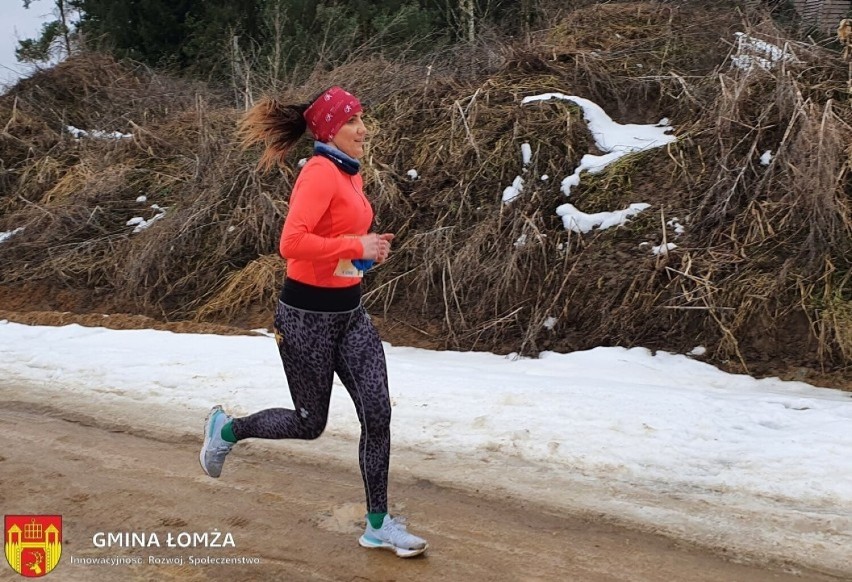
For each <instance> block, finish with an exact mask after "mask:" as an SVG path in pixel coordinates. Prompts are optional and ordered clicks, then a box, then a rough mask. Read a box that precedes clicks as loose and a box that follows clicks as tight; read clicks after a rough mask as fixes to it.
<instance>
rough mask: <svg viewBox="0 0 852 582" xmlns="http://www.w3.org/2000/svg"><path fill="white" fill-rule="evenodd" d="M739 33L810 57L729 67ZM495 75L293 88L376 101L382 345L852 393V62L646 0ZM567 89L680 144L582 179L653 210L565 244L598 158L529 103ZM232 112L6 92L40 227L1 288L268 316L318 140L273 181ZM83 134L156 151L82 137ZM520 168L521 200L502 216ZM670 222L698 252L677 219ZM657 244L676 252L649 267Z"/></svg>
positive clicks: (5, 180)
mask: <svg viewBox="0 0 852 582" xmlns="http://www.w3.org/2000/svg"><path fill="white" fill-rule="evenodd" d="M737 30H742V31H743V32H746V33H748V34H750V35H752V36H754V37H757V38H760V39H762V40H765V41H767V42H771V43H773V44H775V45H777V46H781V47H785V50H787V52H788V53H789V54H790V55H791V59H790V60H789V61H786V62H784V63H783V64H782V65H780V66H778V67H775V68H772V69H770V70H764V69H761V68H754V69H751V70H748V71H744V70H740V69H736V68H732V67H731V64H730V63H731V59H730V57H731V56H732V54H733V53H734V51H735V49H736V46H735V43H736V41H735V38H734V35H733V33H734V32H735V31H737ZM476 50H479V51H481V50H482V48H481V47H477V49H476ZM454 56H455V57H456V58H459V55H454ZM462 60H464V59H462ZM488 62H489V63H491V66H487V67H486V66H483V67H482V68H481V69H480V70H479V71H476V72H471V71H470V70H468V69H467V68H465V70H464V71H463V72H462V71H460V70H455V69H453V68H452V67H451V66H449V65H448V61H447V60H446V59H444V60H442V59H439V58H437V57H436V58H434V59H432V60H431V61H428V62H424V63H423V64H402V63H395V62H389V61H387V60H382V59H368V60H359V61H355V62H351V63H349V64H347V65H346V66H345V67H342V68H340V69H337V70H334V71H316V72H315V73H314V75H313V76H312V78H311V79H310V80H309V82H308V83H306V84H305V85H304V86H299V87H291V88H289V89H287V90H286V91H285V92H284V94H283V95H281V98H282V100H284V101H288V100H304V99H306V98H307V97H309V96H310V95H312V94H314V93H316V91H317V90H319V89H321V88H322V87H324V86H328V85H330V84H332V83H344V84H346V85H347V86H348V87H350V88H351V89H352V90H353V91H354V92H355V93H356V94H358V95H359V96H361V97H362V98H363V99H364V100H365V101H366V102H367V103H368V107H369V109H368V112H369V115H370V119H369V123H370V126H371V127H370V129H371V130H372V132H373V138H372V141H371V147H370V149H369V152H368V156H367V158H366V159H365V168H364V176H365V182H366V189H367V191H368V194H369V195H370V196H371V198H372V199H373V201H374V207H375V210H376V216H377V222H378V226H377V229H378V230H381V231H392V232H396V233H397V239H396V240H395V252H394V254H393V255H392V258H391V260H390V261H389V262H388V263H386V264H385V265H383V266H382V267H381V268H378V269H375V270H374V271H372V272H371V273H370V274H369V275H368V278H367V289H368V293H367V296H366V301H367V304H368V306H369V308H370V309H371V311H373V312H374V313H376V314H377V315H378V316H381V321H382V325H383V329H385V330H394V329H397V330H400V337H402V336H403V335H404V337H405V339H406V341H408V342H409V343H415V344H420V345H428V346H430V347H443V348H453V349H477V350H494V351H498V352H509V351H519V352H523V353H536V352H538V351H541V350H557V351H566V350H577V349H587V348H591V347H594V346H599V345H620V346H635V345H642V346H645V347H649V348H652V349H665V350H670V351H677V352H684V351H689V350H690V349H692V348H693V347H695V346H698V345H704V346H707V347H708V348H709V352H708V355H707V356H706V358H707V359H708V360H709V361H711V362H713V363H715V364H717V365H721V366H723V367H726V368H728V369H730V370H735V371H741V372H748V373H752V374H757V375H761V374H779V375H782V376H785V377H795V378H799V379H808V378H820V381H821V382H828V383H831V384H832V385H837V386H847V385H848V383H849V380H850V374H852V370H851V369H850V362H852V332H850V330H852V307H850V305H852V286H851V285H850V284H851V283H852V282H850V275H849V273H850V257H852V218H850V198H852V186H850V180H849V172H850V163H852V161H850V160H852V145H850V144H851V143H852V140H850V138H849V136H850V135H852V127H850V124H852V109H850V94H849V92H848V89H847V86H848V82H849V73H848V67H847V66H846V64H845V63H844V62H843V60H842V58H841V57H840V55H838V54H837V53H836V52H833V51H831V50H829V49H826V48H822V47H821V46H819V45H816V44H813V43H808V42H799V41H797V40H796V39H794V38H791V37H790V34H789V33H787V32H784V31H781V30H780V29H778V28H777V27H776V26H775V25H774V24H773V23H772V22H771V21H770V20H769V19H767V18H765V17H762V16H761V15H760V14H750V15H748V20H747V21H746V22H744V21H743V16H742V15H740V14H738V13H737V12H735V11H734V10H732V9H731V7H730V6H729V5H728V3H724V2H721V3H708V4H706V5H705V4H703V3H701V4H699V3H683V4H674V3H664V4H658V3H645V2H639V3H615V4H599V5H592V6H587V7H585V8H579V9H576V10H573V11H570V12H567V14H566V15H565V17H564V19H563V20H562V21H561V22H560V23H558V24H557V25H556V26H554V27H551V28H549V29H548V30H547V31H545V32H541V33H538V34H537V35H536V36H533V37H532V38H531V39H529V41H528V42H524V43H520V44H516V45H511V46H500V47H492V48H491V50H490V51H489V56H488ZM550 91H558V92H563V93H568V94H573V95H579V96H582V97H586V98H588V99H591V100H593V101H596V102H597V103H599V104H600V105H601V106H602V107H603V108H604V109H605V110H606V111H607V113H608V114H609V115H610V116H611V117H613V119H615V120H616V121H618V122H621V123H655V122H657V121H658V120H659V119H660V118H662V117H669V118H670V119H671V121H672V124H673V125H674V126H675V128H676V133H677V135H678V138H679V140H678V142H677V143H675V144H672V145H671V146H669V147H668V148H664V149H658V150H652V151H649V152H644V153H640V154H636V155H633V156H629V157H627V158H623V159H622V160H620V161H619V162H618V163H617V164H615V165H613V166H612V167H610V168H609V169H608V170H607V171H606V172H604V173H602V174H599V175H596V176H588V175H586V176H584V178H583V181H582V183H581V185H580V186H579V187H578V188H576V189H575V190H574V192H573V193H572V197H571V202H572V203H573V204H575V205H576V206H578V207H580V208H581V209H583V210H584V211H586V212H594V211H599V210H607V209H612V208H616V207H617V208H623V207H625V206H627V205H628V204H630V203H633V202H647V203H650V204H651V208H650V209H649V210H647V211H645V212H644V213H642V214H640V215H638V216H637V217H635V218H634V219H633V220H632V221H631V222H630V223H628V224H627V225H626V226H624V227H621V228H618V229H610V230H605V231H593V232H591V233H589V234H585V235H578V234H575V233H571V232H568V231H566V230H565V229H564V228H563V227H562V224H561V221H560V219H559V217H558V216H557V215H556V214H555V208H556V207H557V206H558V205H560V204H562V203H564V202H566V199H565V197H564V196H563V195H562V194H561V192H560V191H559V182H560V180H561V179H562V178H563V177H565V176H567V175H569V174H570V173H571V172H572V171H573V169H574V167H575V166H576V164H577V163H578V162H579V159H580V158H581V157H582V156H583V155H584V154H585V153H590V152H595V149H594V142H593V139H592V137H591V136H590V135H589V133H588V130H587V128H586V125H585V122H584V120H583V116H582V112H581V111H580V110H579V109H578V108H577V107H575V106H574V105H572V104H570V103H568V102H564V101H560V102H556V101H549V102H541V103H536V104H532V105H525V106H521V104H520V103H521V100H522V98H523V97H525V96H528V95H533V94H538V93H544V92H550ZM223 95H225V94H224V93H223V94H221V95H220V94H217V93H216V92H215V91H213V90H211V89H210V88H207V87H203V86H198V85H192V84H190V83H188V82H185V81H177V80H174V79H171V78H168V77H164V76H160V75H158V74H155V73H153V72H151V71H149V70H147V69H144V68H138V67H133V66H130V65H127V64H119V63H115V62H113V61H111V60H109V59H107V58H105V57H102V56H98V55H84V56H80V57H77V58H75V59H72V60H70V61H67V62H65V63H62V64H60V65H58V66H57V67H55V68H53V69H51V70H48V71H44V72H40V73H38V74H36V75H35V76H33V77H32V78H30V79H27V80H25V81H22V82H21V83H20V84H18V85H17V86H16V87H14V88H13V89H12V90H11V91H10V92H9V93H8V94H7V95H5V96H3V97H2V98H0V124H2V125H3V126H4V129H3V131H2V133H0V152H2V159H3V166H2V169H1V170H0V232H3V231H10V230H12V229H15V228H19V227H24V230H23V231H22V232H19V233H18V234H16V235H14V236H13V237H10V238H9V239H8V240H7V241H6V242H4V243H0V260H2V262H3V270H2V273H0V286H3V287H5V288H6V289H14V288H20V289H23V288H32V286H33V285H38V284H43V285H46V286H50V287H52V288H57V287H58V288H64V289H70V290H78V291H79V290H83V291H86V292H87V293H88V295H89V300H90V304H89V307H86V308H80V310H81V311H87V310H88V311H97V310H98V309H99V306H100V308H103V309H105V308H106V307H105V306H109V309H110V310H112V311H115V310H116V309H118V310H122V311H124V312H126V313H137V314H144V315H146V316H150V317H156V318H157V319H159V320H163V321H185V320H194V321H199V322H203V321H207V322H230V323H233V322H238V321H240V318H241V316H242V317H243V318H244V319H245V314H252V313H257V312H267V311H268V310H267V307H269V308H271V305H272V301H274V297H275V295H276V294H277V289H278V286H279V285H280V283H281V280H282V278H283V264H282V262H281V261H280V260H279V259H278V258H277V255H276V250H277V237H278V234H279V231H280V225H281V223H282V221H283V219H284V216H285V215H286V212H287V196H288V193H289V190H290V187H291V185H292V182H293V180H294V179H295V176H296V175H297V173H298V167H297V164H296V162H297V160H298V159H299V158H300V157H304V156H306V155H308V154H309V144H308V143H307V141H306V142H304V143H303V144H302V145H301V146H300V149H299V150H298V151H296V152H295V153H294V154H293V156H292V158H291V161H292V164H291V165H290V166H288V167H285V168H282V169H281V170H280V171H277V172H275V173H273V174H269V175H261V174H258V173H257V172H256V171H255V169H254V168H255V164H256V161H257V152H242V151H240V150H239V148H238V144H237V143H236V139H235V137H234V129H235V122H236V120H237V118H238V117H239V115H240V113H241V111H240V110H239V109H237V108H235V107H232V106H231V105H230V104H229V103H228V101H227V100H226V99H225V97H223ZM68 125H73V126H75V127H78V128H81V129H87V130H88V129H102V130H107V131H113V130H118V131H122V132H128V133H131V134H132V135H133V137H132V139H123V140H113V141H108V140H94V139H85V138H84V139H80V140H76V139H74V138H73V137H72V136H71V135H70V134H69V133H68V131H67V130H66V126H68ZM524 142H526V143H529V144H530V146H531V148H532V152H533V158H532V163H531V164H530V166H529V167H528V168H526V169H524V168H523V167H522V164H521V151H520V146H521V144H522V143H524ZM767 150H771V151H772V153H773V157H772V160H771V162H770V163H769V165H768V166H764V165H762V164H761V163H760V161H759V160H760V157H761V154H762V153H763V152H765V151H767ZM409 169H415V170H416V171H417V173H418V178H417V179H416V180H412V179H411V178H409V177H408V176H407V173H406V172H407V171H408V170H409ZM543 174H547V175H548V176H550V179H549V180H548V181H543V180H541V179H540V177H541V176H542V175H543ZM516 175H521V176H522V177H523V178H524V179H525V189H524V192H523V194H522V195H521V196H520V197H519V198H518V199H517V200H515V201H513V202H512V203H511V204H509V205H504V204H502V202H501V194H502V191H503V188H505V187H506V186H508V185H509V184H511V182H512V180H513V179H514V177H515V176H516ZM140 195H144V196H146V197H147V200H146V202H145V203H140V202H137V197H139V196H140ZM152 204H157V205H159V207H164V208H166V211H165V215H164V216H163V218H161V219H159V220H157V221H156V222H155V223H153V225H152V226H151V227H150V228H148V229H147V230H143V231H142V232H139V233H136V234H133V233H132V229H133V227H132V226H128V225H127V221H128V220H129V219H130V218H132V217H134V216H141V217H142V218H144V219H146V220H150V219H151V218H154V217H155V215H157V214H158V213H159V212H160V211H159V210H157V209H153V208H151V205H152ZM674 218H676V219H678V220H679V222H680V223H681V224H683V225H684V227H685V233H684V234H683V235H680V236H676V235H675V233H674V232H673V230H672V229H671V227H669V226H667V222H668V221H670V220H671V219H674ZM519 240H523V241H525V242H524V244H515V243H516V242H517V241H519ZM642 242H650V243H652V244H654V245H659V244H664V243H665V242H676V244H677V245H678V248H677V249H676V250H675V251H673V252H672V253H670V254H669V255H667V256H654V255H652V254H651V253H649V251H648V250H647V249H646V248H640V246H639V244H640V243H642ZM0 296H2V295H0ZM258 306H261V308H258ZM0 307H2V306H0ZM54 308H62V309H71V308H70V307H69V306H67V305H64V306H55V307H54ZM548 318H555V319H556V324H555V326H554V327H552V328H550V327H546V326H544V323H545V321H547V320H548ZM251 325H254V326H257V325H258V322H257V321H256V319H254V318H252V320H251ZM266 325H268V323H267V324H266ZM388 339H390V340H391V341H393V339H394V338H393V337H389V338H388ZM826 378H828V380H826Z"/></svg>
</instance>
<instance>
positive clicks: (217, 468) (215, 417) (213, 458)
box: [198, 404, 234, 477]
mask: <svg viewBox="0 0 852 582" xmlns="http://www.w3.org/2000/svg"><path fill="white" fill-rule="evenodd" d="M230 420H231V417H230V416H228V415H227V414H225V411H224V410H222V407H221V406H219V405H218V404H217V405H216V406H214V407H213V408H212V409H211V410H210V414H208V415H207V420H206V421H205V422H204V444H203V445H201V454H200V455H199V456H198V460H199V462H200V463H201V468H202V469H204V472H205V473H207V474H208V475H210V476H211V477H218V476H219V475H221V474H222V465H224V464H225V457H227V456H228V453H230V452H231V448H232V447H233V446H234V443H229V442H228V441H226V440H225V439H223V438H222V427H223V426H225V424H226V423H228V422H229V421H230Z"/></svg>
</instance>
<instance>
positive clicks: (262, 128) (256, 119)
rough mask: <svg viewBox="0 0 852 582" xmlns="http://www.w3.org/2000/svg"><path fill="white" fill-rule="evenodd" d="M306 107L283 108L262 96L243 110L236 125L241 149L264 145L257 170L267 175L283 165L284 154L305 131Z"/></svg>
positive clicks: (274, 100) (275, 101) (271, 99)
mask: <svg viewBox="0 0 852 582" xmlns="http://www.w3.org/2000/svg"><path fill="white" fill-rule="evenodd" d="M307 108H308V105H282V104H281V103H280V102H279V101H278V100H277V99H273V98H271V97H264V98H263V99H261V100H260V101H258V102H257V103H256V104H255V105H253V106H252V108H251V109H249V110H248V111H246V113H245V115H243V117H242V119H241V120H240V122H239V126H238V128H237V137H238V138H239V139H240V143H241V144H242V146H243V148H244V149H246V148H249V147H252V146H254V145H257V144H262V145H263V146H264V150H263V153H262V154H261V156H260V160H259V161H258V162H257V168H258V170H260V171H263V172H266V171H269V170H271V169H273V168H274V167H276V166H279V165H283V163H284V160H285V158H286V157H287V154H288V153H289V152H290V150H291V149H293V146H294V145H295V144H296V142H297V141H298V140H299V138H300V137H302V135H303V134H304V133H305V131H306V130H307V123H306V122H305V117H304V113H305V110H306V109H307Z"/></svg>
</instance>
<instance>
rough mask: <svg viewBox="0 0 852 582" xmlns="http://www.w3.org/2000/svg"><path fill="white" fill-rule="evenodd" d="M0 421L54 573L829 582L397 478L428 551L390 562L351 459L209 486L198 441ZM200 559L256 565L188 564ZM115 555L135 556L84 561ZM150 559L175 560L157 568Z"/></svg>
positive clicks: (11, 489) (20, 407)
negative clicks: (372, 538) (48, 521)
mask: <svg viewBox="0 0 852 582" xmlns="http://www.w3.org/2000/svg"><path fill="white" fill-rule="evenodd" d="M0 426H2V427H3V430H2V434H3V441H4V447H3V450H2V451H0V504H2V507H3V512H4V513H8V514H59V515H61V516H62V519H63V539H64V543H63V550H62V558H61V560H60V563H59V565H58V566H57V568H56V569H55V570H54V571H53V572H52V573H51V574H49V579H52V580H68V581H71V582H74V581H78V580H79V581H87V582H88V581H91V580H98V581H99V582H108V581H112V580H122V581H124V580H228V581H229V582H234V581H239V580H251V581H260V580H276V581H277V580H283V581H302V580H305V581H309V580H310V581H314V580H330V581H331V580H333V581H338V580H341V581H342V580H369V581H382V580H418V581H425V582H429V581H438V580H440V581H448V580H449V581H455V580H462V581H466V582H477V581H480V580H481V581H488V582H492V581H504V580H505V581H527V582H533V581H563V580H578V581H584V582H596V581H616V580H630V581H658V580H659V581H666V582H669V581H672V580H677V581H679V582H687V581H707V582H720V581H743V582H746V581H748V582H763V581H770V580H771V581H776V582H777V581H788V580H789V581H793V580H796V581H801V580H808V581H813V582H818V581H820V582H821V581H826V582H827V581H832V580H834V581H836V580H838V579H837V578H832V577H830V576H827V575H823V574H818V573H815V572H807V571H798V572H791V571H790V568H787V571H786V572H785V571H782V570H781V569H780V567H779V568H774V569H773V568H770V567H766V566H763V567H758V566H749V565H742V564H734V563H730V562H728V561H726V560H725V559H723V558H721V557H719V556H716V555H712V554H710V553H707V552H704V551H701V550H699V549H696V548H692V547H687V546H685V545H681V544H678V543H676V542H673V541H671V540H669V539H666V538H663V537H659V536H654V535H650V534H646V533H639V532H635V531H631V530H628V529H623V528H620V527H616V526H614V525H609V524H606V523H602V522H600V521H598V520H595V519H592V518H589V517H583V516H576V515H570V514H564V513H553V512H550V511H548V510H546V509H545V508H541V507H533V506H525V504H524V503H523V502H520V501H517V500H512V499H504V500H503V501H500V500H497V499H494V498H491V499H489V500H484V499H481V498H478V497H476V496H472V495H468V494H465V493H462V492H459V491H454V490H449V489H445V488H440V487H437V486H435V485H433V484H431V483H429V482H423V481H420V482H413V481H409V480H406V478H405V475H401V474H399V473H396V474H394V475H393V479H392V483H391V496H392V499H395V500H396V503H395V504H393V506H392V508H391V509H392V511H398V512H400V513H404V514H406V515H408V516H409V518H410V519H411V522H412V530H413V531H416V532H417V533H419V534H421V535H423V536H424V537H426V538H428V539H429V542H430V550H429V552H428V554H427V555H426V556H425V557H422V558H415V559H412V560H401V559H399V558H396V557H395V556H393V555H392V554H390V553H386V552H383V551H380V550H365V549H362V548H360V547H359V546H358V545H357V543H356V538H357V536H358V535H359V533H360V530H361V527H362V526H361V522H362V519H363V517H362V512H363V509H362V499H361V497H362V490H361V483H360V476H359V475H358V474H357V472H356V467H355V462H354V459H353V463H352V467H339V466H336V465H329V464H328V463H325V464H323V465H317V464H309V463H307V462H305V460H304V459H299V458H296V457H294V456H292V455H290V454H287V453H285V452H283V451H282V450H275V449H274V447H273V448H271V449H270V448H251V447H248V448H247V450H246V449H243V450H241V451H240V454H234V455H232V456H231V458H229V460H228V464H226V468H225V473H224V474H223V476H222V478H221V479H219V480H214V479H210V478H208V477H206V476H204V475H203V474H202V472H201V470H200V468H199V467H198V461H197V453H198V445H199V442H200V438H199V439H194V438H191V437H189V436H184V437H178V438H177V442H175V441H174V440H170V441H169V440H167V441H162V440H158V439H157V438H156V435H153V436H154V438H149V437H146V436H141V435H140V434H139V433H136V434H134V433H133V432H127V431H125V429H123V428H122V427H121V426H120V425H115V424H112V425H110V424H108V423H105V424H103V425H100V424H99V423H97V422H92V420H91V419H87V418H84V417H80V416H75V415H73V414H70V413H64V412H59V411H57V410H56V409H51V408H50V407H48V406H35V405H33V404H32V403H24V402H21V401H8V400H7V401H6V402H4V403H3V406H2V408H0ZM315 445H316V446H319V447H321V446H322V441H321V440H320V441H318V442H317V443H315ZM214 531H218V532H219V540H220V545H221V542H222V541H225V540H227V537H226V535H225V534H229V535H230V537H231V538H232V540H233V546H232V545H230V544H226V545H225V547H212V546H211V547H206V548H205V547H194V548H193V547H189V548H181V547H171V548H170V547H167V542H166V540H167V536H168V535H169V534H171V535H172V537H173V539H175V540H181V539H183V540H186V539H187V538H186V537H183V538H182V537H181V536H182V535H183V534H185V533H188V534H190V535H191V534H193V533H199V534H201V533H205V532H206V533H208V534H209V533H212V532H214ZM98 532H108V533H118V532H122V533H124V532H136V533H140V532H141V533H145V534H146V535H147V536H148V540H149V541H150V536H151V534H157V540H158V542H159V543H160V547H157V546H152V547H138V544H137V545H136V547H117V546H116V545H113V546H112V547H98V546H97V545H96V541H99V536H97V533H98ZM212 537H213V536H212V535H210V536H208V540H210V541H211V542H212ZM208 543H209V542H208ZM208 556H209V557H211V558H214V559H219V558H222V557H230V558H237V559H242V560H250V561H258V562H259V563H254V564H238V565H235V564H219V565H205V564H198V563H195V564H193V563H190V557H194V558H199V557H200V558H205V557H208ZM116 557H118V558H123V559H125V560H127V558H129V557H134V558H137V559H138V558H141V562H142V563H137V564H127V565H107V564H90V563H86V562H87V561H91V559H100V560H103V559H109V558H116ZM152 557H153V558H154V559H155V560H156V559H157V558H159V559H168V560H172V561H173V562H177V563H171V564H168V563H167V564H163V563H159V564H154V563H151V559H152ZM180 562H182V563H180ZM2 571H3V575H2V579H13V578H16V577H17V575H16V574H13V573H12V571H11V569H10V568H9V567H8V565H5V564H4V565H3V570H2Z"/></svg>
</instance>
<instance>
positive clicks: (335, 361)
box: [231, 301, 391, 513]
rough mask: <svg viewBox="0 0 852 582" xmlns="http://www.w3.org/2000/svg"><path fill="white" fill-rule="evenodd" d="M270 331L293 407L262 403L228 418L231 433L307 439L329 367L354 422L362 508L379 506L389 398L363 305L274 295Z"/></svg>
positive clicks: (317, 429) (320, 425)
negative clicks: (337, 308)
mask: <svg viewBox="0 0 852 582" xmlns="http://www.w3.org/2000/svg"><path fill="white" fill-rule="evenodd" d="M275 337H276V340H277V342H278V351H279V353H280V355H281V361H282V362H283V363H284V373H285V374H286V376H287V383H288V384H289V386H290V395H291V397H292V398H293V405H294V407H295V410H290V409H288V408H269V409H266V410H261V411H260V412H256V413H254V414H252V415H250V416H245V417H242V418H235V419H234V420H233V423H232V425H231V427H232V428H233V431H234V436H236V437H237V440H242V439H246V438H262V439H315V438H317V437H319V436H320V435H321V434H322V432H323V430H325V425H326V421H327V420H328V407H329V402H330V399H331V387H332V381H333V380H334V373H335V372H337V375H338V377H339V378H340V380H341V381H342V382H343V385H344V386H345V387H346V390H347V391H348V392H349V396H350V397H351V398H352V401H353V402H354V403H355V410H356V411H357V413H358V420H359V421H360V422H361V440H360V443H359V447H358V457H359V462H360V465H361V476H362V478H363V479H364V489H365V491H366V495H367V511H368V512H369V513H384V512H387V504H388V495H387V489H388V465H389V462H390V420H391V405H390V396H389V394H388V375H387V366H386V364H385V352H384V348H383V347H382V342H381V340H380V339H379V334H378V332H377V331H376V328H375V327H373V324H372V323H371V322H370V319H369V316H368V315H367V312H366V310H365V309H364V308H363V307H362V306H359V307H358V308H357V309H354V310H353V311H347V312H342V313H326V312H319V311H305V310H302V309H297V308H295V307H291V306H289V305H287V304H285V303H283V302H281V301H279V302H278V309H277V310H276V313H275Z"/></svg>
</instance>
